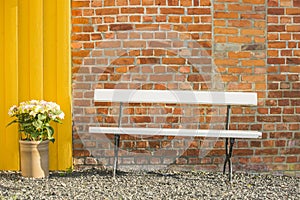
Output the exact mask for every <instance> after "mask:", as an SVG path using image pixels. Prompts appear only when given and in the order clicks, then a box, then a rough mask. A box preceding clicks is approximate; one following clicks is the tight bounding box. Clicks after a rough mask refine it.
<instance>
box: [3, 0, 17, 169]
mask: <svg viewBox="0 0 300 200" xmlns="http://www.w3.org/2000/svg"><path fill="white" fill-rule="evenodd" d="M4 9H5V10H4V18H5V22H4V31H5V33H4V67H5V68H4V84H5V92H4V98H5V103H4V105H5V108H4V109H5V110H8V109H9V107H10V106H11V105H13V104H17V102H18V54H17V48H18V43H17V37H18V35H17V24H18V23H17V16H18V10H17V0H10V1H5V5H4ZM5 113H7V112H5ZM9 120H10V119H9V117H8V115H7V114H5V120H4V121H5V122H6V123H8V122H9ZM4 142H5V144H4V149H6V152H5V155H6V156H5V157H6V158H9V159H6V161H5V165H4V169H8V168H10V169H19V164H18V163H19V144H18V131H17V126H13V127H8V128H7V129H6V131H5V134H4Z"/></svg>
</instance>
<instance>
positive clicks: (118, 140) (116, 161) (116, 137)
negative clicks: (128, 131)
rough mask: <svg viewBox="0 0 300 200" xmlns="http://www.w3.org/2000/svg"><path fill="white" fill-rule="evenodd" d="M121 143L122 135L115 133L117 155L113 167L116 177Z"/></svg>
mask: <svg viewBox="0 0 300 200" xmlns="http://www.w3.org/2000/svg"><path fill="white" fill-rule="evenodd" d="M119 144H120V135H118V134H116V135H115V149H114V150H115V157H114V169H113V177H114V178H115V177H116V173H117V169H118V153H119Z"/></svg>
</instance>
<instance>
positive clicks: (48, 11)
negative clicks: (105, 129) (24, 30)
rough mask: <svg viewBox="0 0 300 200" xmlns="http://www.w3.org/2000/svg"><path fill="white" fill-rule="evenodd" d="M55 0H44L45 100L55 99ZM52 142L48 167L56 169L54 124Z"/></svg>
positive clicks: (56, 132) (56, 153)
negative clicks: (53, 140)
mask: <svg viewBox="0 0 300 200" xmlns="http://www.w3.org/2000/svg"><path fill="white" fill-rule="evenodd" d="M56 4H57V1H56V0H44V75H45V76H44V99H45V100H47V101H55V102H56V101H57V95H56V90H57V81H56V79H57V49H58V44H57V27H56V26H57V25H56V21H57V8H56ZM54 131H55V132H54V137H55V138H56V141H55V143H54V144H52V143H50V145H49V151H50V160H49V167H50V169H57V163H58V160H57V155H58V152H57V149H58V148H57V147H58V143H59V141H58V140H57V135H58V131H57V126H56V125H55V126H54Z"/></svg>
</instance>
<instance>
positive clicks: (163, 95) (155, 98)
mask: <svg viewBox="0 0 300 200" xmlns="http://www.w3.org/2000/svg"><path fill="white" fill-rule="evenodd" d="M94 101H95V102H124V103H150V102H153V103H176V104H178V103H179V104H219V105H257V94H256V93H255V92H210V91H194V90H193V91H190V90H133V89H128V90H127V89H96V90H95V92H94Z"/></svg>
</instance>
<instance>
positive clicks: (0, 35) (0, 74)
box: [0, 0, 6, 169]
mask: <svg viewBox="0 0 300 200" xmlns="http://www.w3.org/2000/svg"><path fill="white" fill-rule="evenodd" d="M4 1H5V0H0V113H1V114H0V133H1V134H0V169H3V168H4V162H5V160H4V157H5V154H4V151H3V150H2V148H3V146H4V137H3V134H4V133H5V122H4V121H5V117H4V115H5V113H6V112H5V106H4V99H5V98H4V83H3V80H4V20H5V19H4Z"/></svg>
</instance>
